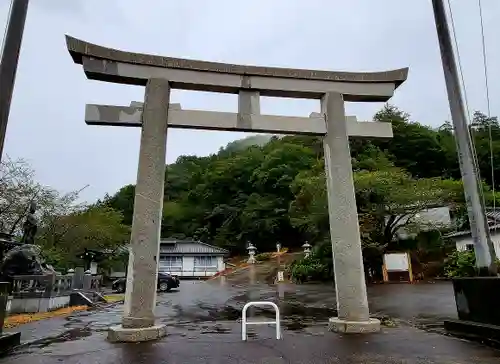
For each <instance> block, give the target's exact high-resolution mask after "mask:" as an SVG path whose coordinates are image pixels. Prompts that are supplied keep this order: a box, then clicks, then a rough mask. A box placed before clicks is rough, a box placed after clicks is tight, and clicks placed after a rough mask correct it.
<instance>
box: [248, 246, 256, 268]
mask: <svg viewBox="0 0 500 364" xmlns="http://www.w3.org/2000/svg"><path fill="white" fill-rule="evenodd" d="M247 250H248V260H247V263H249V264H255V263H256V260H255V251H256V250H257V248H256V247H254V246H253V245H252V243H250V244H248V248H247Z"/></svg>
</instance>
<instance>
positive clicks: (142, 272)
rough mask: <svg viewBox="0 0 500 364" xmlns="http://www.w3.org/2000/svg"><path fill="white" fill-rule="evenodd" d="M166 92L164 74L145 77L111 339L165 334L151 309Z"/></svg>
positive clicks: (160, 204)
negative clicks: (125, 253) (121, 306)
mask: <svg viewBox="0 0 500 364" xmlns="http://www.w3.org/2000/svg"><path fill="white" fill-rule="evenodd" d="M169 98H170V85H169V82H168V80H166V79H150V80H149V81H148V83H147V85H146V95H145V102H144V108H143V112H142V131H141V146H140V152H139V167H138V172H137V185H136V188H135V200H134V216H133V221H132V234H131V238H130V248H129V262H128V273H127V289H126V293H125V310H124V315H123V319H122V324H121V325H119V326H114V327H111V328H110V329H109V331H108V340H110V341H113V342H140V341H148V340H154V339H158V338H160V337H163V336H165V335H166V327H165V325H157V324H155V315H154V310H155V306H156V281H157V278H158V256H159V248H160V227H161V212H162V207H163V190H164V180H165V160H166V147H167V119H168V106H169Z"/></svg>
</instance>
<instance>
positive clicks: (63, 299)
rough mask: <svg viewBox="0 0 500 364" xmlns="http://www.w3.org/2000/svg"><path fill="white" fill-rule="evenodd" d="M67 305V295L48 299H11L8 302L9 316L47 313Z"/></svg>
mask: <svg viewBox="0 0 500 364" xmlns="http://www.w3.org/2000/svg"><path fill="white" fill-rule="evenodd" d="M68 305H69V295H67V296H57V297H49V298H13V299H12V300H10V307H8V308H7V312H8V313H9V314H14V313H35V312H49V311H54V310H57V309H58V308H62V307H67V306H68Z"/></svg>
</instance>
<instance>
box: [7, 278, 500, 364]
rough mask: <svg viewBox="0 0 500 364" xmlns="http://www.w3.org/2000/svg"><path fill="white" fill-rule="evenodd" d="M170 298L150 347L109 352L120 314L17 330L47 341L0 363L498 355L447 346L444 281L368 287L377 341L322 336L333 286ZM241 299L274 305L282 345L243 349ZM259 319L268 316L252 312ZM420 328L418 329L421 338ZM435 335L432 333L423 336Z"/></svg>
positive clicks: (241, 288)
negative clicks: (161, 330)
mask: <svg viewBox="0 0 500 364" xmlns="http://www.w3.org/2000/svg"><path fill="white" fill-rule="evenodd" d="M180 288H181V289H180V290H179V291H176V292H170V293H164V294H161V295H159V301H158V306H157V315H158V321H159V322H163V323H165V324H167V325H168V328H169V329H168V332H169V335H168V336H167V337H166V338H164V339H162V340H160V341H157V342H154V343H141V344H110V343H108V342H107V341H106V340H105V335H106V329H107V327H108V326H109V325H112V324H117V323H119V322H120V316H121V310H122V306H121V305H117V306H114V307H109V308H107V309H105V310H102V311H95V312H85V313H80V314H78V315H74V316H71V317H68V318H57V319H51V320H46V321H40V322H36V323H32V324H29V325H25V326H24V327H22V328H21V329H22V335H23V338H25V337H28V336H29V337H30V339H37V338H42V337H44V336H45V337H46V336H47V334H48V333H49V332H50V333H53V334H54V336H55V337H52V338H49V339H46V340H39V341H38V342H37V343H35V344H31V345H29V346H25V347H23V348H21V349H19V350H18V351H17V352H16V353H14V354H13V355H11V356H9V357H8V358H4V359H0V364H7V363H8V364H28V363H29V364H32V363H40V364H42V363H43V364H48V363H59V362H65V363H88V364H90V363H110V364H111V363H134V364H135V363H151V364H153V363H154V364H156V363H169V364H175V363H183V364H185V363H190V364H194V363H217V364H224V363H270V364H273V363H304V364H305V363H467V364H472V363H499V362H500V352H499V351H496V350H494V349H491V348H488V347H485V346H482V345H479V344H475V343H471V342H467V341H463V340H460V339H457V338H452V337H448V336H445V335H442V334H440V333H436V332H434V331H437V332H439V331H440V327H441V323H442V320H443V319H444V318H448V317H455V306H454V300H453V295H452V290H451V287H450V285H449V284H448V283H447V282H441V283H436V284H419V285H408V284H398V285H383V286H373V287H369V297H370V308H371V310H372V312H373V313H374V314H375V315H377V316H379V317H390V318H392V319H394V320H395V322H396V326H395V327H384V328H383V331H382V333H380V334H373V335H361V336H342V335H338V334H335V333H330V332H328V331H327V330H326V327H327V320H328V317H331V316H333V315H335V293H334V290H333V287H331V286H325V285H301V286H295V285H285V286H284V290H283V291H284V299H281V300H280V299H278V296H279V294H278V292H277V291H276V288H275V287H274V286H269V285H267V284H264V283H257V284H256V285H255V286H253V287H251V288H249V287H248V286H245V285H232V284H231V282H230V281H228V282H226V283H225V284H224V285H222V284H221V283H220V282H219V281H210V282H184V281H183V282H182V283H181V287H180ZM249 297H252V299H259V300H261V299H262V300H273V301H275V302H277V303H278V304H279V306H280V308H281V310H282V316H283V336H284V339H283V340H280V341H277V340H275V339H273V335H274V332H273V328H272V327H269V328H268V327H262V326H258V327H255V328H254V329H253V331H251V333H252V335H251V337H250V340H249V341H248V342H242V341H241V337H240V335H241V327H240V324H239V322H238V319H239V317H240V312H241V308H242V306H243V305H244V304H245V303H246V302H248V300H249ZM255 315H257V316H261V315H264V316H271V315H272V313H271V312H270V311H268V310H256V311H255ZM421 328H424V329H425V330H422V329H421ZM430 331H433V332H430Z"/></svg>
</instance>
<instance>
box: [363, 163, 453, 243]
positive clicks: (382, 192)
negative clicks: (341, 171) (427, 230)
mask: <svg viewBox="0 0 500 364" xmlns="http://www.w3.org/2000/svg"><path fill="white" fill-rule="evenodd" d="M354 184H355V187H356V198H357V201H358V211H359V213H360V215H361V216H364V215H369V216H370V220H371V222H370V225H373V226H376V228H375V229H373V231H372V232H371V234H370V238H371V240H374V241H377V242H378V243H379V244H380V245H381V246H382V247H384V248H386V247H388V246H389V244H391V242H393V241H394V240H395V235H396V233H397V232H398V230H400V229H402V228H405V227H408V226H410V225H411V226H412V228H413V230H415V228H417V229H418V228H419V226H418V224H416V222H415V216H416V215H417V214H418V213H419V212H422V211H424V210H427V209H429V208H433V207H440V206H453V205H454V204H459V203H462V202H463V190H462V185H461V183H460V182H459V181H453V180H445V179H440V178H420V179H417V178H413V177H412V176H411V175H410V174H409V173H408V172H405V171H404V170H402V169H399V168H392V169H388V170H384V171H376V172H370V171H360V172H357V173H356V174H355V175H354ZM422 227H423V226H422ZM434 228H435V229H436V228H437V229H439V228H442V227H440V226H435V227H434Z"/></svg>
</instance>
